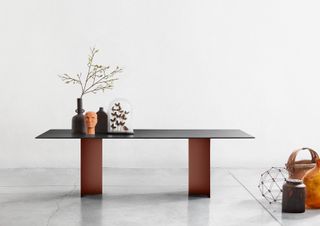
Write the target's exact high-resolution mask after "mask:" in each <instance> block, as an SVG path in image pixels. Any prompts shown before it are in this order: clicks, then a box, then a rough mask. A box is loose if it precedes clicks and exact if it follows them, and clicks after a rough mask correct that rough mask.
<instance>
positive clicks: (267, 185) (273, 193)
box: [258, 167, 288, 204]
mask: <svg viewBox="0 0 320 226" xmlns="http://www.w3.org/2000/svg"><path fill="white" fill-rule="evenodd" d="M287 179H288V171H287V170H286V168H284V167H271V168H270V169H269V170H267V171H265V172H263V173H262V174H261V178H260V183H259V185H258V188H259V190H260V192H261V195H262V197H264V198H265V199H266V200H267V201H268V202H269V204H272V203H275V202H281V200H282V186H283V184H284V183H285V182H286V180H287Z"/></svg>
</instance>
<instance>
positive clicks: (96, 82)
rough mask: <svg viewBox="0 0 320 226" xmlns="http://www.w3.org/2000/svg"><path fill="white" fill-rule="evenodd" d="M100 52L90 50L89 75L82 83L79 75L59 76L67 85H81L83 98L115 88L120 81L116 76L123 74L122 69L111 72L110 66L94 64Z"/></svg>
mask: <svg viewBox="0 0 320 226" xmlns="http://www.w3.org/2000/svg"><path fill="white" fill-rule="evenodd" d="M98 52H99V50H98V49H96V48H91V49H90V54H89V56H88V63H87V67H88V70H87V75H86V77H85V79H84V81H82V74H81V73H80V74H77V75H76V76H75V77H73V76H70V75H68V74H63V75H59V77H60V78H61V80H62V81H63V82H65V83H66V84H69V83H71V84H79V85H80V86H81V96H80V97H81V98H82V96H84V95H85V94H88V93H94V94H95V93H97V92H98V91H102V92H104V91H105V90H106V89H112V88H113V82H114V81H116V80H118V78H115V76H116V75H117V74H118V73H121V72H122V68H120V67H119V66H117V67H116V68H115V69H113V70H111V67H110V66H103V65H99V64H94V63H93V62H94V57H95V56H96V54H97V53H98Z"/></svg>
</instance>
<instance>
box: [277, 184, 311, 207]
mask: <svg viewBox="0 0 320 226" xmlns="http://www.w3.org/2000/svg"><path fill="white" fill-rule="evenodd" d="M305 187H306V186H305V185H304V184H303V183H302V180H298V179H288V180H287V182H286V183H285V184H284V185H283V194H282V212H284V213H303V212H304V211H305V204H304V202H305Z"/></svg>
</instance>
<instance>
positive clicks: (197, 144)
mask: <svg viewBox="0 0 320 226" xmlns="http://www.w3.org/2000/svg"><path fill="white" fill-rule="evenodd" d="M194 195H197V196H198V195H199V196H208V197H210V139H207V138H190V139H189V196H194Z"/></svg>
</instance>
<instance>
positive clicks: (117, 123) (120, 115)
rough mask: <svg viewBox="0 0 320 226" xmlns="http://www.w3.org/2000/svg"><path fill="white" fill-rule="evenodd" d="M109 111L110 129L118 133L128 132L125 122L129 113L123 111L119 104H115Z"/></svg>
mask: <svg viewBox="0 0 320 226" xmlns="http://www.w3.org/2000/svg"><path fill="white" fill-rule="evenodd" d="M111 110H112V112H111V116H112V118H111V119H110V121H111V125H110V126H111V128H112V129H113V130H116V129H118V130H120V131H128V130H129V129H128V127H127V126H126V120H127V116H128V114H129V113H130V112H129V111H125V110H123V109H122V107H121V104H120V103H115V104H114V106H112V109H111Z"/></svg>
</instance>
